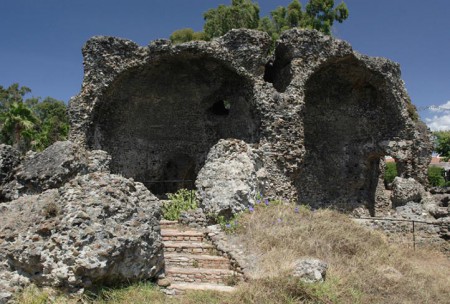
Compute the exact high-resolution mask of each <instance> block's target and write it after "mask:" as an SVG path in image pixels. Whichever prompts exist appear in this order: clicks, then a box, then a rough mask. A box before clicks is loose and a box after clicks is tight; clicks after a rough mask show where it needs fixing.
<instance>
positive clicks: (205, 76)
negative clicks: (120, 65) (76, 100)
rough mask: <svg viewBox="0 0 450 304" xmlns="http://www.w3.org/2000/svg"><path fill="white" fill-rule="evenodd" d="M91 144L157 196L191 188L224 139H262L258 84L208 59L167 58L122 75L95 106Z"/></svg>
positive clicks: (117, 170) (118, 170)
mask: <svg viewBox="0 0 450 304" xmlns="http://www.w3.org/2000/svg"><path fill="white" fill-rule="evenodd" d="M93 116H94V117H93V124H92V127H91V129H90V131H89V134H88V144H89V146H90V147H91V148H94V149H103V150H106V151H108V152H109V153H110V154H111V156H112V163H111V170H112V172H113V173H119V174H122V175H123V176H125V177H133V178H134V179H135V180H137V181H141V182H143V183H144V184H145V185H146V186H147V187H148V188H149V189H150V190H151V191H152V192H153V193H155V194H159V195H162V194H165V193H167V192H175V191H176V190H177V189H179V188H192V187H193V185H194V180H195V178H196V175H197V173H198V172H199V170H200V169H201V167H202V166H203V164H204V161H205V159H206V156H207V154H208V152H209V150H210V148H211V147H212V146H213V145H214V144H216V143H217V142H218V140H219V139H221V138H237V139H242V140H244V141H246V142H248V143H253V142H257V141H258V139H259V134H258V130H259V119H258V117H257V114H256V113H255V111H254V105H253V94H252V85H251V83H249V81H248V80H247V79H245V78H244V77H242V76H240V75H238V74H237V73H236V72H234V71H233V70H232V69H231V68H230V67H228V66H227V65H226V64H224V63H222V62H219V61H218V60H216V59H213V58H208V57H205V56H193V55H178V56H174V57H166V58H163V59H161V60H159V61H157V62H154V63H151V64H149V65H148V66H141V67H139V68H134V69H131V70H128V71H126V72H124V73H122V74H121V75H120V76H119V77H118V78H117V79H116V80H115V81H114V82H113V83H112V84H111V85H110V86H109V88H108V90H107V91H106V92H105V94H104V95H103V97H102V99H101V100H99V101H98V102H97V104H96V107H95V108H94V112H93Z"/></svg>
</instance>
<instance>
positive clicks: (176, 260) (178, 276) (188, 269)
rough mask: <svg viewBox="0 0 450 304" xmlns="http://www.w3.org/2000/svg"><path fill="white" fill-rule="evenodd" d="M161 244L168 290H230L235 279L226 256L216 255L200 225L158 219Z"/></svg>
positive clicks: (178, 291)
mask: <svg viewBox="0 0 450 304" xmlns="http://www.w3.org/2000/svg"><path fill="white" fill-rule="evenodd" d="M161 236H162V238H163V244H164V259H165V278H166V279H167V280H168V281H169V283H170V286H168V287H167V288H166V289H165V292H166V293H169V294H182V293H184V292H185V291H186V290H215V291H223V292H230V291H233V290H234V287H231V286H227V285H230V284H235V283H236V282H237V280H238V279H237V278H238V276H237V274H236V272H235V271H233V270H231V263H230V260H229V259H228V258H227V257H225V256H220V255H218V254H217V253H218V250H217V249H216V248H215V246H213V245H212V244H210V243H209V241H208V240H207V239H206V235H205V233H204V232H203V231H201V230H200V229H193V228H188V227H184V226H182V225H180V224H179V223H178V222H176V221H165V220H163V221H161Z"/></svg>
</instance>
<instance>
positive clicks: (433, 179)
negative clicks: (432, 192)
mask: <svg viewBox="0 0 450 304" xmlns="http://www.w3.org/2000/svg"><path fill="white" fill-rule="evenodd" d="M428 182H429V183H430V185H431V186H433V187H442V186H444V185H445V179H444V169H443V168H441V167H436V166H430V167H428Z"/></svg>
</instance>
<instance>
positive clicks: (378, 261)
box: [18, 204, 450, 304]
mask: <svg viewBox="0 0 450 304" xmlns="http://www.w3.org/2000/svg"><path fill="white" fill-rule="evenodd" d="M235 237H236V238H238V240H239V241H240V242H242V243H243V244H245V245H246V248H247V250H248V251H249V253H250V252H251V253H252V256H256V258H255V261H254V263H255V266H256V267H255V271H254V273H253V275H254V276H255V279H254V280H252V281H250V282H248V283H245V284H241V285H240V286H239V287H238V290H237V291H236V292H235V293H232V294H220V293H216V292H191V293H188V294H186V295H185V296H182V297H176V298H173V297H172V298H170V297H166V296H165V295H164V294H162V293H161V292H160V291H159V290H158V289H157V288H156V287H154V286H153V285H151V284H136V285H133V286H130V287H126V288H122V289H115V290H105V291H102V292H101V293H100V294H99V295H97V296H96V297H95V298H87V297H86V296H79V297H75V298H73V299H69V298H64V297H62V298H61V297H60V298H58V297H56V296H54V295H53V296H51V295H49V294H48V293H45V292H42V291H41V292H39V291H38V290H36V289H35V288H34V289H33V288H30V289H29V290H27V291H26V292H25V293H23V294H22V295H21V298H19V299H18V302H19V303H24V304H38V303H58V304H59V303H69V304H71V303H94V304H103V303H115V304H125V303H126V304H128V303H130V304H131V303H137V304H139V303H154V304H160V303H161V304H162V303H169V304H171V303H173V304H176V303H178V304H202V303H204V304H215V303H217V304H219V303H222V304H223V303H230V304H231V303H248V304H265V303H267V304H286V303H327V304H328V303H394V304H395V303H414V304H416V303H421V304H422V303H433V304H434V303H450V297H449V291H448V288H449V286H450V261H449V260H448V258H446V257H444V256H443V255H441V254H440V253H438V252H436V251H432V250H426V249H420V250H418V251H416V252H413V251H412V250H411V248H405V247H403V248H401V247H398V246H395V245H390V244H388V243H387V241H386V239H385V237H384V236H383V235H382V234H380V233H377V232H373V231H369V230H367V229H366V228H363V227H361V226H359V225H358V224H356V223H354V222H353V221H351V220H350V219H349V218H348V217H347V216H345V215H342V214H339V213H336V212H333V211H329V210H322V211H317V212H311V211H309V210H308V209H306V208H300V210H298V212H296V210H295V206H291V205H281V204H279V205H276V206H270V207H264V206H257V207H256V208H255V211H254V212H252V213H246V214H244V215H243V216H241V217H240V218H239V227H238V229H237V233H236V236H235ZM304 256H310V257H314V258H319V259H322V260H325V261H326V262H327V263H328V265H329V269H328V273H327V280H326V282H325V283H322V284H305V283H301V282H299V281H298V280H297V279H295V278H293V277H292V276H289V273H290V272H291V271H292V264H293V262H294V261H295V260H296V259H298V258H300V257H304ZM30 294H31V296H30Z"/></svg>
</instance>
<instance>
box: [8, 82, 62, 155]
mask: <svg viewBox="0 0 450 304" xmlns="http://www.w3.org/2000/svg"><path fill="white" fill-rule="evenodd" d="M28 93H31V89H30V88H28V87H25V86H22V87H21V86H19V84H18V83H14V84H12V85H10V86H9V87H8V88H4V87H3V86H0V143H5V144H9V145H12V146H14V147H16V148H17V149H19V150H20V151H22V152H25V151H27V150H29V149H33V150H36V151H40V150H43V149H45V148H46V147H48V146H49V145H51V144H52V143H54V142H55V141H58V140H65V139H66V138H67V135H68V133H69V118H68V115H67V107H66V105H65V103H64V102H63V101H60V100H56V99H54V98H51V97H47V98H45V99H43V100H41V98H40V97H31V98H28V99H25V100H24V96H25V95H26V94H28Z"/></svg>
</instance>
